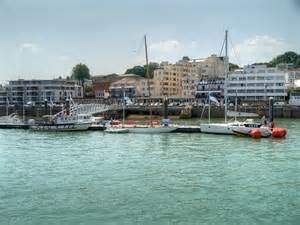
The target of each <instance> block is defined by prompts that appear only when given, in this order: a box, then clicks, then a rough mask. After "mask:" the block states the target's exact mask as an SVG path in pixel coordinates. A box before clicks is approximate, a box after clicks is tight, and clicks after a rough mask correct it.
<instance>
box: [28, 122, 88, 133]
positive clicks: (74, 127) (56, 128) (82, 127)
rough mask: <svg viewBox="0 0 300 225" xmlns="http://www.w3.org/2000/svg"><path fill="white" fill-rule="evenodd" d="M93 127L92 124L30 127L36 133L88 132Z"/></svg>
mask: <svg viewBox="0 0 300 225" xmlns="http://www.w3.org/2000/svg"><path fill="white" fill-rule="evenodd" d="M90 126H91V124H90V123H83V124H42V125H32V126H30V129H31V130H34V131H53V132H61V131H85V130H88V129H89V127H90Z"/></svg>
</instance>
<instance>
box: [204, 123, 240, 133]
mask: <svg viewBox="0 0 300 225" xmlns="http://www.w3.org/2000/svg"><path fill="white" fill-rule="evenodd" d="M233 127H234V126H231V125H229V124H217V123H216V124H214V123H212V124H201V125H200V130H201V133H207V134H231V135H232V134H234V133H233V131H232V129H233Z"/></svg>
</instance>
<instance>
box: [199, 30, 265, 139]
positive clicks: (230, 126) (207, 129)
mask: <svg viewBox="0 0 300 225" xmlns="http://www.w3.org/2000/svg"><path fill="white" fill-rule="evenodd" d="M224 68H225V83H224V105H225V122H224V123H210V115H209V123H208V124H200V130H201V132H202V133H210V134H234V132H233V130H234V129H236V128H237V127H252V128H259V127H260V126H261V124H259V123H254V121H253V120H246V121H244V122H239V121H237V114H235V115H234V121H233V122H227V116H228V115H227V114H228V109H227V80H228V71H229V58H228V31H227V30H226V31H225V57H224ZM236 101H237V98H236ZM236 107H237V102H236ZM236 111H237V110H236ZM209 114H210V103H209Z"/></svg>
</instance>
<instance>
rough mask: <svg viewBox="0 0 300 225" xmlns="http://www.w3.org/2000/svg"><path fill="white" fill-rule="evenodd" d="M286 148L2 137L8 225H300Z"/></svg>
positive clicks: (181, 138) (204, 138) (294, 161)
mask: <svg viewBox="0 0 300 225" xmlns="http://www.w3.org/2000/svg"><path fill="white" fill-rule="evenodd" d="M278 125H282V126H285V127H287V128H288V136H287V138H286V139H281V140H274V139H262V140H253V139H250V138H239V137H233V136H215V135H209V134H160V135H158V134H157V135H137V134H135V135H134V134H106V133H103V132H83V133H37V132H31V131H22V130H0V224H1V225H2V224H10V225H11V224H22V225H26V224H30V225H33V224H47V225H51V224H228V225H229V224H230V225H232V224H243V225H247V224H264V225H266V224H272V225H276V224H280V225H281V224H300V144H299V139H298V137H299V133H300V120H282V121H280V122H279V124H278Z"/></svg>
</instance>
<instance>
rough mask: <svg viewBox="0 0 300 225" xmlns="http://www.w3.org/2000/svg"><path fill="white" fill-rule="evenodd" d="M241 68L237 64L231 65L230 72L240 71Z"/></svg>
mask: <svg viewBox="0 0 300 225" xmlns="http://www.w3.org/2000/svg"><path fill="white" fill-rule="evenodd" d="M239 68H240V67H239V66H238V65H236V64H233V63H229V71H234V70H236V69H239Z"/></svg>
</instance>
